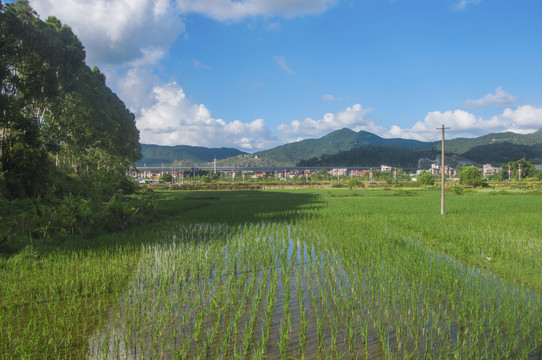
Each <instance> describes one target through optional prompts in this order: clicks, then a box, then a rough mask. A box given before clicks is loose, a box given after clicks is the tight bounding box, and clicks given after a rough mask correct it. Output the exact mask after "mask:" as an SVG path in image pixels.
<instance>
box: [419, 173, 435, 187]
mask: <svg viewBox="0 0 542 360" xmlns="http://www.w3.org/2000/svg"><path fill="white" fill-rule="evenodd" d="M418 182H419V183H420V184H421V185H423V186H433V185H435V175H433V174H431V173H428V172H424V173H422V174H421V175H420V176H419V177H418Z"/></svg>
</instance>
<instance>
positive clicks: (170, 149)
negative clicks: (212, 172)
mask: <svg viewBox="0 0 542 360" xmlns="http://www.w3.org/2000/svg"><path fill="white" fill-rule="evenodd" d="M141 153H142V154H143V157H142V158H141V160H139V161H138V162H137V163H136V165H137V166H144V165H145V166H163V165H171V164H172V165H174V166H191V165H195V164H198V163H209V162H212V161H213V160H214V159H215V158H216V159H217V160H221V159H225V158H229V157H232V156H237V155H242V154H246V153H244V152H242V151H239V150H237V149H232V148H216V149H213V148H211V149H209V148H205V147H201V146H188V145H177V146H163V145H146V144H142V145H141Z"/></svg>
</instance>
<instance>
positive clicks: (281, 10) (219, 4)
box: [177, 0, 336, 21]
mask: <svg viewBox="0 0 542 360" xmlns="http://www.w3.org/2000/svg"><path fill="white" fill-rule="evenodd" d="M335 2H336V0H244V1H234V0H177V5H178V6H179V8H180V9H181V10H182V11H183V12H185V13H190V12H193V13H198V14H201V15H205V16H208V17H210V18H213V19H216V20H219V21H225V20H230V21H237V20H241V19H243V18H246V17H249V16H265V17H272V16H282V17H286V18H292V17H295V16H299V15H305V14H319V13H322V12H324V11H326V10H327V9H328V8H330V7H331V6H333V5H334V4H335Z"/></svg>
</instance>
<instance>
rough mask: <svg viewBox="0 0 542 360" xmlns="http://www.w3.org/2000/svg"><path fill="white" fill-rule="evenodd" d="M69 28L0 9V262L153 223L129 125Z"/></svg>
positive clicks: (16, 8)
mask: <svg viewBox="0 0 542 360" xmlns="http://www.w3.org/2000/svg"><path fill="white" fill-rule="evenodd" d="M85 57H86V54H85V50H84V48H83V45H82V44H81V42H80V41H79V40H78V39H77V36H75V35H74V33H73V32H72V30H71V29H70V27H69V26H67V25H63V24H62V23H61V22H60V21H59V20H58V19H56V18H54V17H50V18H48V19H47V20H46V21H42V20H40V19H39V18H38V16H37V14H36V13H35V12H34V11H33V10H32V8H31V7H30V5H29V3H28V1H26V0H18V1H17V2H12V3H9V4H6V5H4V4H3V3H2V2H0V254H3V253H5V254H11V253H14V252H16V251H18V250H19V249H20V248H21V247H23V246H28V245H30V246H35V245H36V244H37V243H39V244H51V243H53V242H54V243H55V244H56V243H58V242H60V241H63V239H66V238H68V237H69V238H71V237H72V236H87V235H88V236H90V235H93V234H95V233H96V232H100V231H115V230H118V229H122V228H124V227H126V226H127V225H129V224H130V223H133V222H136V221H146V220H149V219H151V218H152V216H153V213H152V209H153V204H152V202H150V200H149V199H147V198H145V197H144V196H140V197H127V196H125V195H127V194H130V193H133V192H134V191H135V190H136V186H137V185H136V184H135V183H134V182H133V181H132V180H130V179H128V178H127V177H126V176H125V173H126V169H127V168H128V166H129V165H130V164H134V163H135V162H136V161H137V160H138V159H139V158H140V157H141V146H140V144H139V131H138V130H137V128H136V126H135V117H134V115H133V114H132V113H131V112H130V111H129V110H128V109H127V108H126V106H125V104H124V103H123V102H122V101H121V100H120V99H119V98H118V97H117V95H115V94H114V93H113V92H112V91H111V90H110V89H109V88H108V87H107V86H106V84H105V76H104V75H103V74H102V73H101V72H100V71H99V70H98V69H97V68H94V69H90V68H89V67H88V66H87V65H86V63H85Z"/></svg>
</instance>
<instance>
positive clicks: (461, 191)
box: [450, 185, 465, 196]
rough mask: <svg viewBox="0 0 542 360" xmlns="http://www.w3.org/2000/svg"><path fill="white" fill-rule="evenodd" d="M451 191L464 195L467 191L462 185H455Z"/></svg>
mask: <svg viewBox="0 0 542 360" xmlns="http://www.w3.org/2000/svg"><path fill="white" fill-rule="evenodd" d="M450 191H451V192H453V193H454V195H456V196H460V195H463V194H464V193H465V189H463V188H462V187H461V186H458V185H454V186H452V187H451V188H450Z"/></svg>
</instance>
